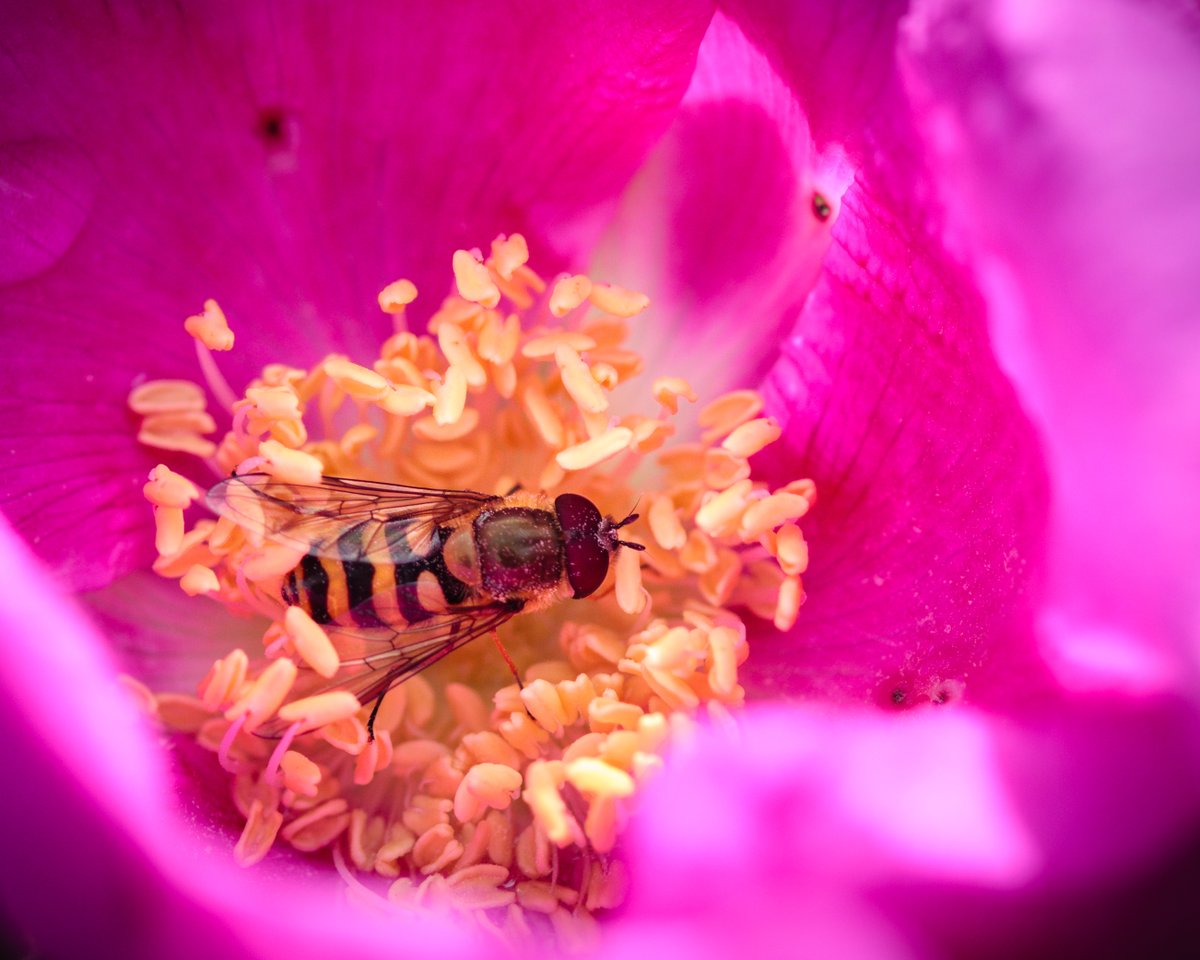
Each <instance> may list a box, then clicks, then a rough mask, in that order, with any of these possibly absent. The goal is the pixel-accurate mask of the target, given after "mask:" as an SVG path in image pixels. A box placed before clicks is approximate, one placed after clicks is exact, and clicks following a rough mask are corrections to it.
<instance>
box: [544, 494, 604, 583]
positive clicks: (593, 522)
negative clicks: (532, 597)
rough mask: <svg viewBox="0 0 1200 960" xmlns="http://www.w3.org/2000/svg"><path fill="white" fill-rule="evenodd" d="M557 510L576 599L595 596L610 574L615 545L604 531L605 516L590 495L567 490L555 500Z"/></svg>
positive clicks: (555, 509)
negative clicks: (613, 545) (608, 540)
mask: <svg viewBox="0 0 1200 960" xmlns="http://www.w3.org/2000/svg"><path fill="white" fill-rule="evenodd" d="M554 512H555V514H557V515H558V525H559V526H560V527H562V532H563V546H564V554H565V556H566V561H567V581H568V582H569V583H570V584H571V589H572V590H574V591H575V594H574V596H575V599H576V600H580V599H582V598H583V597H587V596H591V595H592V594H593V593H595V592H596V591H597V590H598V589H599V588H600V584H602V583H603V582H604V578H605V577H606V576H607V575H608V560H609V557H610V556H611V555H612V546H611V545H610V544H609V543H607V542H606V541H605V539H604V537H603V536H602V535H601V529H602V527H603V524H604V517H603V516H601V514H600V511H599V509H597V507H596V505H595V504H594V503H592V501H591V500H589V499H588V498H587V497H581V496H580V495H579V494H577V493H564V494H561V495H559V496H558V497H556V498H555V500H554Z"/></svg>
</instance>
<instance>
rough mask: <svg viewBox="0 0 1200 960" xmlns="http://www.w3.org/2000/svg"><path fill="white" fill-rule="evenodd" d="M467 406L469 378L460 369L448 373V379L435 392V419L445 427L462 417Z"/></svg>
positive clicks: (454, 368)
mask: <svg viewBox="0 0 1200 960" xmlns="http://www.w3.org/2000/svg"><path fill="white" fill-rule="evenodd" d="M466 405H467V377H466V374H464V373H463V371H462V369H461V368H459V367H451V368H450V369H449V370H447V371H446V379H445V380H444V381H443V382H442V384H441V385H440V386H439V387H438V388H437V389H436V391H435V392H434V401H433V419H434V421H435V422H436V423H439V424H442V425H445V424H447V423H454V421H456V420H457V419H458V418H459V417H461V416H462V413H463V410H464V409H465V408H466Z"/></svg>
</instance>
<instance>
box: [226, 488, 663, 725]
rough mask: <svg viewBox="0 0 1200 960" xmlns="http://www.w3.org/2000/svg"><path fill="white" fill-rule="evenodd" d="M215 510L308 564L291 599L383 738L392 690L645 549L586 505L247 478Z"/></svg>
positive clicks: (293, 580)
mask: <svg viewBox="0 0 1200 960" xmlns="http://www.w3.org/2000/svg"><path fill="white" fill-rule="evenodd" d="M208 504H209V506H210V507H212V509H213V510H215V511H216V512H217V513H219V514H221V515H222V516H224V517H228V518H229V519H230V520H232V521H234V522H235V523H237V524H239V525H240V526H242V527H243V528H246V529H247V530H249V531H251V532H252V533H256V534H261V536H262V537H264V538H265V539H268V540H272V541H275V542H277V543H282V544H284V545H287V546H290V547H293V548H295V549H296V550H297V552H298V553H301V554H302V556H301V559H300V562H299V563H298V564H297V566H296V567H295V568H294V569H293V570H291V571H290V572H289V573H288V574H287V575H286V576H285V577H284V580H283V586H282V589H281V595H282V599H283V601H284V603H286V604H288V605H289V606H299V607H302V608H303V609H304V610H305V611H306V612H307V613H308V614H309V615H310V616H311V617H312V618H313V620H315V621H316V622H317V623H319V624H321V625H322V626H323V627H324V628H325V631H326V633H327V634H329V636H330V639H331V640H333V641H334V645H335V647H336V648H337V650H338V656H339V659H340V662H341V667H340V669H339V675H338V676H337V677H336V678H335V679H334V680H333V682H332V683H330V684H329V686H327V687H325V688H324V689H325V690H333V689H340V690H349V691H350V692H351V693H353V694H354V695H355V696H356V697H357V698H358V700H359V702H360V703H368V702H370V701H372V700H374V701H375V705H374V707H373V708H372V710H371V716H370V719H369V720H368V722H367V732H368V735H369V736H370V737H371V738H372V739H373V738H374V724H375V717H376V715H377V714H378V712H379V707H380V705H381V704H382V703H383V698H384V696H385V694H386V693H387V692H388V690H390V689H391V688H392V687H394V686H396V685H397V684H400V683H403V682H404V681H405V680H407V679H408V678H409V677H412V676H414V675H416V674H417V673H420V672H421V671H422V670H424V669H425V668H426V667H428V666H430V665H432V664H434V663H436V662H437V661H438V660H440V659H442V657H444V656H446V655H447V654H449V653H451V652H453V651H454V650H457V649H458V648H459V647H461V646H463V645H464V644H466V643H469V642H470V641H471V640H474V639H475V638H476V637H479V636H482V635H483V634H485V633H490V632H493V631H495V630H496V628H498V627H499V626H500V625H501V624H502V623H504V622H505V621H507V620H508V619H510V618H511V617H513V616H515V615H516V614H518V613H521V612H531V611H535V610H541V609H544V608H546V607H548V606H550V605H551V604H553V603H555V602H557V601H558V600H560V599H565V598H567V597H573V598H574V599H581V598H583V597H587V596H590V595H591V594H592V593H594V592H595V591H596V590H597V589H599V587H600V585H601V584H602V583H603V582H604V578H605V576H606V575H607V574H608V567H609V563H610V561H611V560H612V558H613V556H614V554H615V553H616V551H617V550H618V549H619V548H620V547H623V546H624V547H629V548H631V549H634V550H642V549H644V548H643V547H642V546H641V545H640V544H636V543H629V542H627V541H624V540H621V539H620V538H619V536H618V531H619V530H620V529H621V528H622V527H624V526H625V525H627V524H629V523H632V522H633V521H634V520H636V519H637V514H634V513H631V514H630V515H629V516H627V517H626V518H625V519H624V520H621V521H616V520H614V519H613V518H612V517H606V516H603V515H602V514H601V513H600V510H599V509H598V508H597V507H596V505H595V504H594V503H592V501H591V500H589V499H587V498H586V497H583V496H580V495H579V494H576V493H564V494H560V495H559V496H557V497H555V498H554V499H553V500H551V499H550V497H549V496H548V495H547V494H544V493H530V492H524V491H516V492H512V493H510V494H509V495H508V496H489V495H488V494H484V493H475V492H472V491H470V490H433V489H426V488H424V487H409V486H402V485H399V484H391V483H376V482H372V481H367V480H352V479H349V478H341V477H325V478H323V479H322V480H321V482H320V483H319V484H315V485H312V486H304V485H298V484H292V483H283V482H281V481H279V480H276V479H274V478H273V477H271V476H269V475H268V474H264V473H250V474H245V475H242V476H237V475H235V476H232V477H229V478H228V479H226V480H223V481H222V482H221V483H218V484H217V485H216V486H215V487H213V488H212V489H211V490H210V491H209V492H208ZM501 650H502V652H503V648H501ZM505 659H506V660H507V659H508V657H507V654H505ZM509 667H510V668H512V669H513V672H514V675H516V670H515V668H513V666H512V662H511V661H509ZM517 682H518V683H520V678H519V677H518V680H517ZM261 732H263V733H264V735H266V736H271V735H277V731H275V730H274V729H273V728H272V727H271V726H270V725H268V726H267V727H266V728H264V729H263V730H262V731H261Z"/></svg>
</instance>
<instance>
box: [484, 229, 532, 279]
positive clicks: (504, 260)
mask: <svg viewBox="0 0 1200 960" xmlns="http://www.w3.org/2000/svg"><path fill="white" fill-rule="evenodd" d="M528 262H529V245H528V244H527V243H526V242H525V238H524V237H523V236H521V234H519V233H514V234H511V235H509V236H507V237H505V236H504V235H503V234H501V235H500V236H498V237H497V238H496V239H495V240H493V241H492V256H491V259H490V263H491V267H492V269H493V270H495V271H496V273H498V274H499V275H500V276H501V277H503V278H504V279H505V280H511V279H512V278H513V272H514V271H515V270H516V269H517V268H518V267H523V266H525V264H526V263H528Z"/></svg>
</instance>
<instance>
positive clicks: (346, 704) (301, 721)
mask: <svg viewBox="0 0 1200 960" xmlns="http://www.w3.org/2000/svg"><path fill="white" fill-rule="evenodd" d="M291 609H293V610H294V609H295V607H292V608H291ZM290 662H291V661H290V660H283V661H278V660H277V661H276V663H290ZM293 669H294V668H293ZM360 709H362V704H360V703H359V702H358V699H357V698H356V697H355V696H354V694H352V693H350V692H349V691H347V690H331V691H330V692H329V693H318V694H317V695H316V696H313V697H305V698H304V699H303V700H293V701H292V702H291V703H287V704H284V705H283V706H282V707H279V708H278V710H279V719H280V720H282V721H284V722H285V723H295V724H298V726H299V729H298V731H297V732H298V733H308V732H309V731H311V730H316V729H318V728H320V727H326V726H330V725H332V724H335V723H337V722H338V721H339V720H349V719H350V718H351V717H353V716H354V715H355V714H356V713H358V711H359V710H360Z"/></svg>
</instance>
